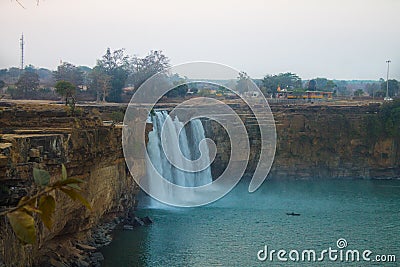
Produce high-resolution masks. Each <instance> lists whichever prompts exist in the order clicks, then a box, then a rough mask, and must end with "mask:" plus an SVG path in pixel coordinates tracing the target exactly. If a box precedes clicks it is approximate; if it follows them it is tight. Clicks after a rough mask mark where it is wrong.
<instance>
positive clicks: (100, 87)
mask: <svg viewBox="0 0 400 267" xmlns="http://www.w3.org/2000/svg"><path fill="white" fill-rule="evenodd" d="M89 79H90V90H92V91H94V92H95V93H96V102H100V98H101V100H102V102H105V101H106V96H107V95H108V92H109V90H110V88H111V76H110V75H108V74H106V73H105V72H103V71H102V70H101V69H100V68H99V67H98V66H96V67H94V68H93V70H92V71H91V72H90V74H89Z"/></svg>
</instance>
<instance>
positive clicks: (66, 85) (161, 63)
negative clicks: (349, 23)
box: [0, 48, 400, 104]
mask: <svg viewBox="0 0 400 267" xmlns="http://www.w3.org/2000/svg"><path fill="white" fill-rule="evenodd" d="M169 62H170V60H169V58H168V57H167V56H165V55H164V54H163V53H162V51H157V50H156V51H150V52H149V53H148V54H147V55H146V56H144V57H138V56H130V55H128V54H127V53H126V51H125V50H124V49H117V50H114V51H112V50H111V49H110V48H107V50H106V52H105V54H104V55H103V56H102V57H101V58H100V59H98V60H97V63H96V65H95V66H94V67H93V68H89V67H86V66H75V65H74V64H72V63H69V62H61V63H60V65H59V66H58V67H57V70H55V71H51V70H48V69H44V68H35V67H34V66H32V65H29V66H27V67H25V69H24V70H23V71H21V70H20V69H18V68H9V69H2V70H0V89H1V88H5V87H7V88H8V89H7V92H8V93H9V94H10V95H11V96H12V98H16V99H46V98H47V99H58V98H59V96H62V97H63V98H64V99H65V101H66V104H67V103H68V101H73V102H75V98H76V96H78V97H79V99H81V100H96V101H97V102H127V101H129V99H130V98H131V96H132V94H133V93H134V91H135V90H136V89H137V88H139V87H140V85H141V84H142V83H143V82H144V81H146V80H147V79H148V78H150V77H151V76H153V75H154V74H156V73H157V72H160V71H163V70H165V69H167V68H168V67H170V63H169ZM168 79H169V80H170V83H171V84H173V85H175V86H176V89H174V90H172V91H171V92H169V93H168V94H167V97H182V96H185V95H186V93H187V92H188V91H189V90H190V91H191V93H197V92H198V89H199V88H195V87H193V88H189V87H188V86H187V85H186V84H185V79H184V78H182V77H179V76H177V75H175V74H172V75H170V76H169V77H168ZM251 80H252V79H251V78H250V77H249V76H248V75H247V73H245V72H240V73H239V75H238V77H237V80H236V81H233V86H235V87H236V89H237V90H238V92H239V93H245V92H246V91H251V86H250V85H251V84H252V83H250V81H251ZM252 81H253V82H254V83H255V84H257V86H259V87H260V89H261V91H262V92H263V94H264V95H265V96H267V97H271V96H272V97H275V96H276V95H277V94H278V92H279V91H285V90H286V91H298V92H304V91H306V90H309V91H330V92H333V94H334V95H336V96H366V95H369V96H371V97H384V96H385V95H386V86H387V82H386V81H385V80H383V79H380V80H379V81H368V82H364V81H342V80H330V79H327V78H321V77H317V78H314V79H311V80H306V81H303V80H302V79H301V78H300V77H299V76H298V75H297V74H295V73H291V72H286V73H279V74H274V75H265V76H264V78H263V79H253V80H252ZM229 82H231V84H232V81H229ZM399 87H400V83H399V82H398V81H397V80H395V79H390V80H389V86H388V88H389V90H388V91H389V96H391V97H396V96H398V95H399V93H400V90H399ZM54 89H55V90H54ZM199 93H201V92H199Z"/></svg>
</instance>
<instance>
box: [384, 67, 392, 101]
mask: <svg viewBox="0 0 400 267" xmlns="http://www.w3.org/2000/svg"><path fill="white" fill-rule="evenodd" d="M390 62H392V61H390V60H386V63H387V64H388V67H387V73H386V97H385V99H384V100H392V99H391V98H390V97H389V64H390Z"/></svg>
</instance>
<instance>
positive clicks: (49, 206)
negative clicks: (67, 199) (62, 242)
mask: <svg viewBox="0 0 400 267" xmlns="http://www.w3.org/2000/svg"><path fill="white" fill-rule="evenodd" d="M55 209H56V201H55V200H54V197H52V196H42V197H41V198H40V200H39V210H40V211H41V212H42V214H40V218H41V219H42V222H43V224H44V226H46V227H47V229H49V230H50V229H51V227H52V226H53V214H54V211H55Z"/></svg>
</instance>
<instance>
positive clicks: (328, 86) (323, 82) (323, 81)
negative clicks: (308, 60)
mask: <svg viewBox="0 0 400 267" xmlns="http://www.w3.org/2000/svg"><path fill="white" fill-rule="evenodd" d="M313 80H314V81H315V83H316V90H318V91H326V92H332V91H333V89H334V88H336V87H337V85H336V84H335V83H334V82H333V81H332V80H328V79H327V78H315V79H313Z"/></svg>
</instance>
